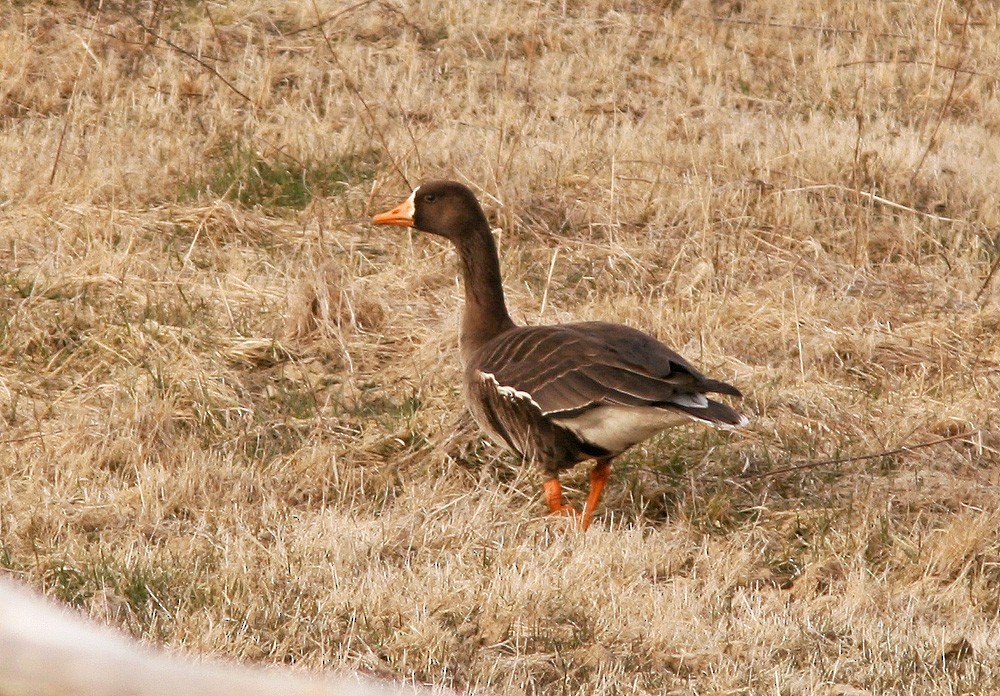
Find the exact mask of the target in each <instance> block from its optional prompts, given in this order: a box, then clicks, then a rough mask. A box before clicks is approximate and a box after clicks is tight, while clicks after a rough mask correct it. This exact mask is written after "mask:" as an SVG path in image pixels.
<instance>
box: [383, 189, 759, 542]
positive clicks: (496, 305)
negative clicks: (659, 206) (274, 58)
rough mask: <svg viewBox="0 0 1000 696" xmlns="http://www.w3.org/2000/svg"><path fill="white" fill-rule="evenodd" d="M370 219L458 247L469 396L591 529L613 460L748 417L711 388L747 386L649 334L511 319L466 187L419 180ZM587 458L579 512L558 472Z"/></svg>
mask: <svg viewBox="0 0 1000 696" xmlns="http://www.w3.org/2000/svg"><path fill="white" fill-rule="evenodd" d="M372 222H373V224H376V225H396V226H399V227H407V228H414V229H416V230H418V231H421V232H428V233H431V234H435V235H438V236H440V237H444V238H445V239H447V240H449V241H450V242H451V243H452V244H453V245H454V246H455V249H456V250H457V252H458V259H459V264H460V268H461V275H462V282H463V286H464V291H465V306H464V308H463V311H462V319H461V328H460V333H459V348H460V353H461V359H462V363H463V365H464V377H463V391H464V394H465V400H466V405H467V406H468V409H469V411H470V412H471V413H472V416H473V418H474V420H475V421H476V423H477V424H478V425H479V427H480V428H482V429H483V430H484V431H485V432H486V433H487V434H488V435H489V437H490V439H491V440H493V441H494V442H496V443H497V444H498V445H500V446H503V447H506V448H507V449H509V450H511V451H513V452H514V453H515V454H517V455H519V456H520V457H521V458H522V459H523V460H524V461H526V462H530V463H533V464H535V465H537V466H538V467H539V468H540V469H541V471H542V474H543V476H544V483H543V486H542V488H543V491H544V496H545V501H546V503H547V504H548V508H549V511H550V514H553V515H567V516H572V517H577V518H578V520H579V525H580V528H581V529H583V530H586V529H587V528H588V527H589V526H590V523H591V519H592V517H593V514H594V510H595V509H596V508H597V506H598V504H599V502H600V500H601V495H602V493H603V492H604V487H605V484H606V483H607V481H608V477H609V476H610V474H611V462H612V460H613V459H614V458H615V457H617V456H618V455H620V454H621V453H622V452H624V451H625V450H627V449H629V448H630V447H632V446H633V445H635V444H637V443H639V442H642V441H643V440H646V439H647V438H650V437H652V436H653V435H655V434H657V433H659V432H660V431H662V430H665V429H666V428H670V427H673V426H676V425H680V424H682V423H687V422H690V421H692V420H693V421H697V422H701V423H707V424H709V425H712V426H715V427H722V428H736V427H742V426H744V425H746V424H747V423H748V420H747V418H746V417H745V416H743V415H741V414H740V413H739V412H737V411H736V410H735V409H733V408H731V407H730V406H727V405H726V404H724V403H721V402H719V401H715V400H713V399H711V398H709V397H708V394H725V395H728V396H734V397H741V396H742V394H741V393H740V391H739V389H737V388H736V387H734V386H732V385H731V384H727V383H726V382H722V381H719V380H715V379H709V378H708V377H706V376H705V375H703V374H702V373H700V372H699V371H698V370H697V369H695V367H694V366H692V365H691V363H689V362H688V361H687V360H685V359H684V358H683V357H681V356H680V355H679V354H678V353H675V352H674V351H672V350H671V349H670V348H667V347H666V346H665V345H663V344H662V343H660V342H659V341H658V340H656V339H655V338H653V337H652V336H650V335H648V334H646V333H643V332H642V331H639V330H637V329H634V328H630V327H628V326H624V325H622V324H613V323H608V322H603V321H586V322H580V323H570V324H552V325H547V326H518V325H517V324H515V323H514V321H513V320H512V319H511V317H510V313H509V312H508V311H507V303H506V301H505V299H504V292H503V284H502V282H501V277H500V257H499V255H498V253H497V246H496V243H495V242H494V240H493V235H492V233H491V232H490V226H489V223H488V221H487V219H486V215H485V214H484V213H483V209H482V207H481V206H480V204H479V201H478V200H476V196H475V194H474V193H473V192H472V191H471V190H470V189H469V188H468V187H466V186H464V185H463V184H460V183H458V182H455V181H430V182H426V183H423V184H421V185H420V186H418V187H417V188H415V189H414V190H413V192H412V194H411V195H410V197H409V198H407V199H406V200H405V201H404V202H403V203H401V204H399V205H398V206H396V207H395V208H393V209H392V210H388V211H386V212H384V213H380V214H378V215H376V216H375V217H374V218H373V219H372ZM587 460H594V466H593V468H592V469H591V472H590V492H589V494H588V496H587V501H586V504H585V505H584V508H583V513H582V515H581V514H579V513H578V512H577V510H576V508H575V507H573V506H572V505H569V504H567V503H566V502H565V501H564V500H563V492H562V487H561V485H560V482H559V474H560V472H562V471H564V470H566V469H569V468H572V467H573V466H575V465H577V464H579V463H581V462H584V461H587Z"/></svg>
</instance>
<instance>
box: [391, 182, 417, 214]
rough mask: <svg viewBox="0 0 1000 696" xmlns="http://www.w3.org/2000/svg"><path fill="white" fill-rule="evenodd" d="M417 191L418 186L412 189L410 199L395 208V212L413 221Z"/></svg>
mask: <svg viewBox="0 0 1000 696" xmlns="http://www.w3.org/2000/svg"><path fill="white" fill-rule="evenodd" d="M419 190H420V187H419V186H418V187H417V188H415V189H413V193H411V194H410V197H409V198H407V199H406V200H405V201H403V202H402V203H400V205H399V207H398V208H396V210H398V211H399V212H400V213H402V214H403V215H405V216H407V217H408V218H410V219H411V220H412V219H413V215H414V214H415V213H416V212H417V206H416V201H417V191H419Z"/></svg>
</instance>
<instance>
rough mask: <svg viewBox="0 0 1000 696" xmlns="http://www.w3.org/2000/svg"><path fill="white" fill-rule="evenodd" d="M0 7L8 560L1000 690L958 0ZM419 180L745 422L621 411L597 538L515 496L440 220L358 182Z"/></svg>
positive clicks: (193, 638) (291, 613)
mask: <svg viewBox="0 0 1000 696" xmlns="http://www.w3.org/2000/svg"><path fill="white" fill-rule="evenodd" d="M966 7H968V8H971V9H968V10H967V9H966ZM2 16H3V22H2V23H0V27H2V29H0V56H2V63H3V64H4V65H5V66H7V68H6V69H5V71H4V74H3V76H2V78H0V94H2V99H0V104H2V107H0V109H2V111H0V117H2V119H3V120H2V124H3V127H2V131H0V159H2V161H3V162H4V167H3V168H2V169H0V239H2V244H0V257H2V258H3V264H2V266H0V269H2V285H0V335H2V337H3V340H2V343H0V417H2V419H3V426H2V427H3V432H2V434H0V439H2V442H3V446H2V448H0V472H2V476H0V565H2V566H3V567H4V568H5V569H6V572H8V573H10V574H11V575H13V576H15V577H18V578H21V579H23V580H25V581H27V582H28V583H30V584H32V585H35V586H37V587H41V588H44V589H45V591H46V592H47V593H49V594H50V595H53V596H56V597H59V598H61V599H64V600H66V601H69V602H71V603H74V604H76V605H78V606H79V607H80V608H81V609H82V610H83V611H85V612H87V613H89V614H91V615H94V616H97V617H100V618H102V619H103V620H105V621H107V622H109V623H112V624H115V625H119V626H123V627H125V628H127V629H128V630H129V631H131V632H132V633H134V634H135V635H138V636H140V637H143V638H145V639H148V640H151V641H156V642H164V643H167V644H169V645H172V646H176V647H178V648H180V649H182V650H185V651H209V652H213V653H217V654H222V655H229V656H236V657H240V658H245V659H249V660H254V661H261V662H289V663H296V664H300V665H302V666H304V667H311V668H332V669H344V668H360V669H364V670H369V671H372V672H375V673H377V674H385V675H391V676H394V677H404V678H414V679H416V680H418V681H423V682H432V683H436V684H443V685H453V686H457V687H460V688H469V689H482V690H484V691H490V692H496V693H510V694H518V693H524V694H543V693H544V694H557V693H565V694H617V693H648V694H662V693H668V692H676V693H689V692H691V693H693V692H697V693H723V692H725V693H788V694H791V693H796V694H797V693H811V694H854V693H872V694H875V693H879V694H881V693H929V692H935V693H970V692H979V693H984V692H989V691H993V690H996V689H998V688H1000V675H998V672H997V668H996V664H997V661H998V654H997V647H996V646H997V645H998V639H1000V621H998V614H1000V602H998V599H997V592H996V587H997V583H998V582H1000V575H998V573H1000V571H998V569H1000V538H998V536H997V531H996V530H997V515H996V512H995V511H996V509H997V506H998V502H1000V501H998V496H997V484H998V478H997V470H996V466H997V464H998V455H997V452H998V448H1000V437H998V435H997V425H998V423H997V415H996V413H997V411H996V405H997V402H998V398H1000V344H998V341H997V336H998V330H1000V305H998V303H997V293H998V292H1000V280H997V279H996V278H994V277H993V276H992V275H991V270H994V271H995V268H996V264H997V258H998V256H997V254H998V248H997V230H998V229H1000V212H998V211H1000V200H998V194H997V188H996V181H997V179H998V173H1000V140H998V138H1000V98H998V91H997V84H998V79H1000V49H998V47H1000V26H998V24H997V20H996V17H995V16H994V13H993V12H991V11H990V8H989V6H987V5H982V6H980V5H976V4H971V5H969V4H956V3H932V4H927V3H925V4H923V5H921V4H919V3H918V4H916V5H914V4H875V5H871V6H869V5H858V4H851V3H846V2H844V3H840V4H835V5H834V6H832V7H831V6H830V4H829V3H818V2H815V3H814V2H801V3H795V4H792V5H789V4H787V3H755V4H747V5H741V4H739V3H716V2H691V3H687V2H684V3H674V4H672V5H671V7H670V9H667V10H664V9H663V8H662V7H661V6H659V5H654V4H649V3H637V2H617V1H614V0H591V1H583V2H562V3H550V4H538V3H506V4H504V3H499V4H498V3H493V4H481V3H471V2H466V0H450V2H446V3H444V4H441V3H424V2H420V1H419V0H416V1H415V2H411V3H408V4H399V3H395V2H382V1H380V2H374V1H373V2H362V3H359V4H355V5H345V4H340V3H329V2H324V1H322V0H317V1H316V2H313V1H312V0H310V1H309V2H303V3H295V2H291V3H270V2H260V1H256V2H255V1H252V0H251V1H241V2H234V3H227V4H214V3H210V2H201V3H182V4H176V5H171V4H165V3H144V2H141V3H103V4H97V3H90V4H84V5H77V4H70V3H64V4H59V3H57V4H54V5H52V4H49V5H45V6H41V5H35V4H26V5H21V6H18V7H9V8H8V9H6V10H3V11H2ZM320 22H322V24H321V26H319V25H318V23H320ZM144 27H145V29H144ZM147 30H148V31H147ZM168 42H169V43H168ZM401 174H403V175H405V176H406V179H407V181H405V182H404V181H403V179H402V177H401ZM439 176H449V177H454V178H457V179H460V180H463V181H466V182H468V183H470V184H471V185H473V186H474V187H476V188H477V190H478V191H479V193H480V195H481V197H482V199H483V201H484V203H485V205H486V207H487V208H488V210H489V211H490V214H491V217H492V219H493V220H494V223H495V224H496V226H497V228H498V237H499V240H500V244H501V249H502V255H503V264H504V271H505V276H506V284H507V289H508V293H509V297H510V303H511V305H512V309H513V312H514V314H515V316H516V317H517V318H519V319H521V320H523V321H527V322H536V321H559V320H567V319H570V318H605V319H615V320H620V321H624V322H627V323H630V324H633V325H635V326H638V327H640V328H643V329H646V330H649V331H652V332H654V333H656V334H658V335H659V336H660V337H661V338H663V339H664V340H666V341H667V342H668V343H670V344H672V345H674V346H675V347H677V348H678V349H681V350H683V351H684V352H685V353H686V354H687V355H689V357H691V358H692V359H693V360H695V361H696V362H697V363H699V364H701V365H702V366H704V367H705V368H706V370H708V371H710V372H712V373H714V374H718V375H720V376H722V377H724V378H727V379H732V380H733V381H735V382H736V383H737V384H739V385H740V386H741V388H743V389H744V391H745V392H746V394H747V398H746V400H745V408H746V410H747V412H748V413H749V414H750V415H751V416H752V417H753V420H754V425H753V426H752V427H751V429H750V430H749V432H747V433H746V434H745V435H736V436H730V435H726V434H720V433H715V432H706V431H703V430H697V429H685V430H678V431H676V432H671V433H667V434H665V435H664V436H662V437H661V438H659V439H657V440H654V441H652V442H648V443H646V444H644V445H643V446H640V447H637V448H636V449H635V450H634V451H633V452H631V453H629V454H628V455H627V456H625V457H623V458H622V459H621V461H620V462H619V464H618V466H617V468H616V473H615V476H614V478H613V480H612V484H611V485H610V487H609V490H608V492H607V495H606V499H605V504H604V506H603V508H602V509H601V510H600V511H599V512H600V514H599V517H598V521H597V523H596V524H595V528H593V529H592V530H591V532H590V533H588V534H587V535H585V536H581V535H579V534H577V533H575V532H573V531H569V530H567V529H565V528H564V526H563V524H562V523H560V522H559V521H556V520H550V519H546V518H544V517H542V516H541V512H542V505H541V503H540V501H539V496H538V486H537V483H538V481H537V478H536V476H535V475H534V473H533V472H531V471H527V470H525V469H523V468H521V467H518V466H517V465H516V464H515V463H514V462H513V461H512V460H510V459H509V458H508V457H506V456H505V455H503V454H502V453H500V452H499V451H498V450H497V449H496V448H495V447H490V446H487V445H485V444H484V443H482V442H481V441H480V439H479V436H478V433H477V432H476V431H475V429H474V428H472V427H471V426H470V425H469V423H468V422H467V420H466V419H465V418H464V417H463V416H461V413H462V408H461V397H460V394H459V387H458V375H459V366H458V363H457V352H456V342H457V341H456V321H457V316H458V312H459V303H460V291H459V286H458V283H457V279H456V273H455V267H454V259H453V256H452V254H451V252H450V250H449V249H447V248H445V247H444V246H442V245H441V244H439V243H437V242H436V241H434V240H430V239H427V238H424V237H422V236H420V235H409V234H406V233H402V234H398V233H391V232H386V231H384V230H374V229H372V228H370V227H369V225H368V224H367V222H366V220H367V219H368V217H369V215H370V214H371V213H372V212H374V211H376V210H380V209H382V208H384V207H386V206H387V205H389V204H391V203H394V202H396V201H397V199H398V198H399V197H400V196H403V195H405V194H406V192H407V191H408V189H409V186H410V185H412V184H415V183H417V182H419V181H420V180H421V179H424V178H430V177H439ZM961 433H969V435H968V436H967V437H958V438H955V439H950V440H948V441H946V442H940V443H939V444H937V445H935V446H932V447H926V448H920V449H913V450H905V451H901V452H896V453H893V454H886V455H885V456H878V457H874V458H867V459H853V460H851V461H846V462H843V463H829V464H823V465H817V466H807V467H801V468H792V469H791V470H790V471H785V472H784V473H780V474H776V475H773V476H769V475H767V472H768V471H771V470H777V469H785V468H789V467H800V465H802V464H805V463H809V462H816V461H818V460H827V459H844V458H854V457H863V456H865V455H870V454H877V453H879V452H887V451H889V450H895V449H897V448H899V447H900V446H901V445H907V444H909V445H913V444H918V443H923V442H931V441H935V440H943V439H945V438H950V437H952V436H955V435H960V434H961ZM568 478H569V481H568V483H569V485H570V486H571V487H578V486H582V485H583V484H584V483H585V477H584V475H583V472H582V471H581V472H578V473H577V474H575V475H574V476H570V477H568Z"/></svg>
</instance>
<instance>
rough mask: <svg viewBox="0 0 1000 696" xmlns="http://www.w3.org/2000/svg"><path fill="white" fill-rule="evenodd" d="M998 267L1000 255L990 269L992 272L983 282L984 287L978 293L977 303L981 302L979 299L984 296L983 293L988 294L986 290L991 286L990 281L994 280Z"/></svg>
mask: <svg viewBox="0 0 1000 696" xmlns="http://www.w3.org/2000/svg"><path fill="white" fill-rule="evenodd" d="M998 267H1000V254H998V255H997V258H996V260H995V261H994V262H993V265H992V266H991V267H990V272H989V273H988V274H987V275H986V280H984V281H983V285H982V287H981V288H979V292H977V293H976V299H975V302H979V298H980V297H982V296H983V293H984V292H986V288H988V287H989V286H990V281H991V280H993V276H994V275H995V274H996V272H997V268H998Z"/></svg>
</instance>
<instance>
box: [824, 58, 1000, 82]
mask: <svg viewBox="0 0 1000 696" xmlns="http://www.w3.org/2000/svg"><path fill="white" fill-rule="evenodd" d="M882 64H891V65H922V66H933V67H937V68H941V69H942V70H949V71H951V72H953V73H964V74H966V75H975V76H976V77H985V78H986V79H988V80H993V81H994V82H1000V76H998V75H994V74H991V73H984V72H981V71H979V70H973V69H971V68H963V67H962V66H961V65H940V64H936V63H933V62H931V61H929V60H900V59H898V58H897V59H892V60H888V59H886V60H881V59H878V58H867V59H865V60H849V61H847V62H845V63H837V64H836V65H835V66H833V67H835V68H851V67H854V66H857V65H882Z"/></svg>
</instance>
